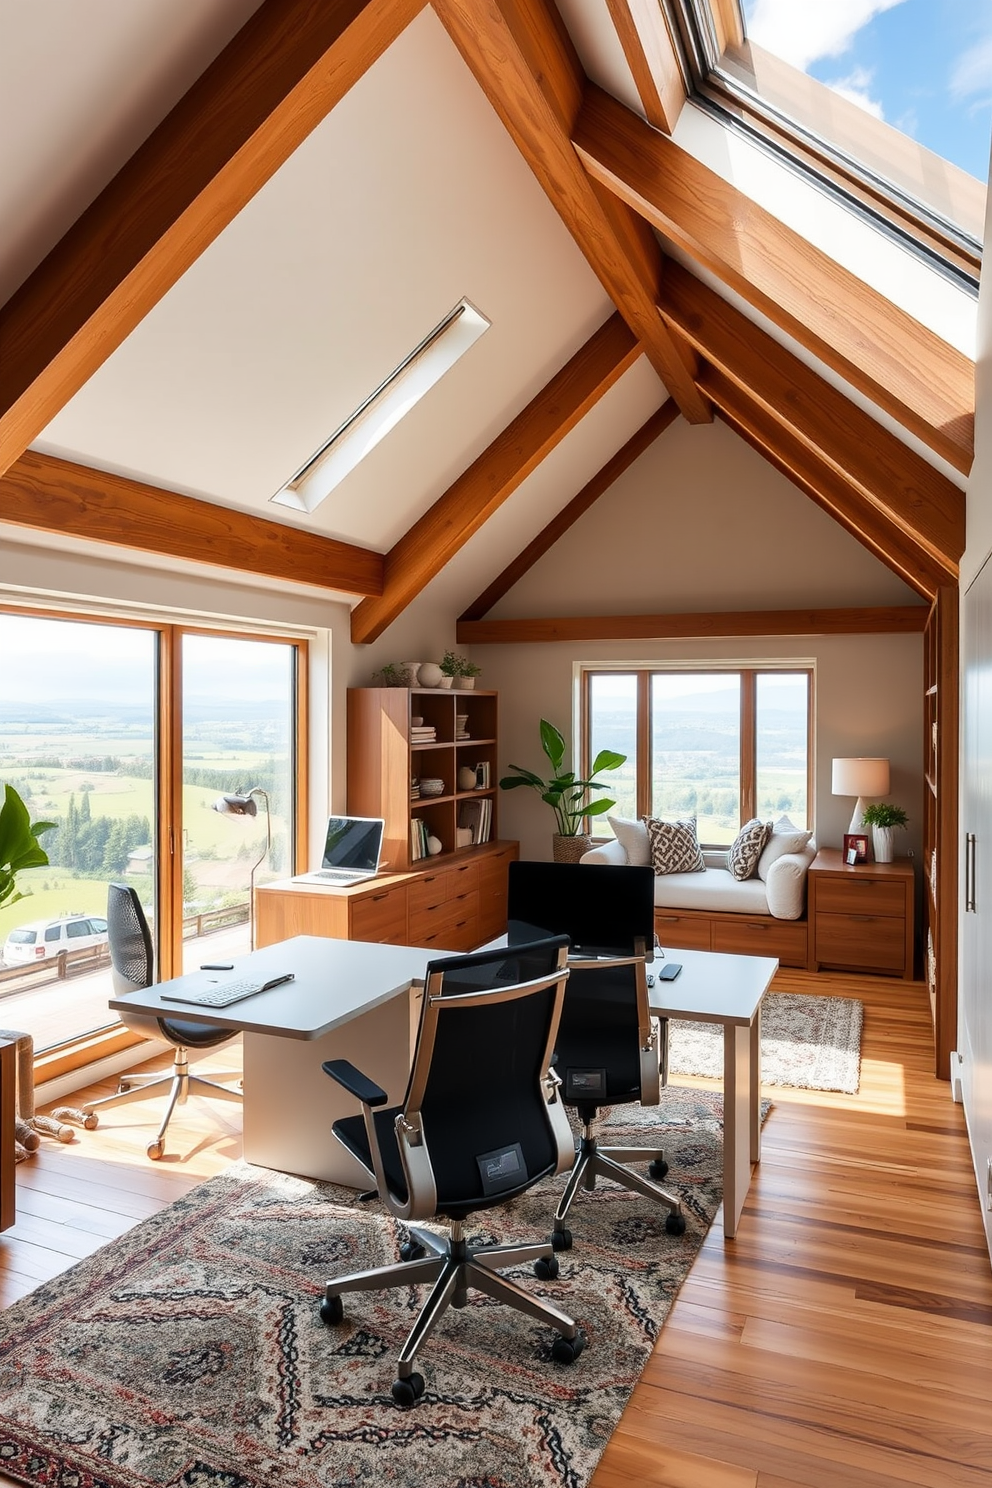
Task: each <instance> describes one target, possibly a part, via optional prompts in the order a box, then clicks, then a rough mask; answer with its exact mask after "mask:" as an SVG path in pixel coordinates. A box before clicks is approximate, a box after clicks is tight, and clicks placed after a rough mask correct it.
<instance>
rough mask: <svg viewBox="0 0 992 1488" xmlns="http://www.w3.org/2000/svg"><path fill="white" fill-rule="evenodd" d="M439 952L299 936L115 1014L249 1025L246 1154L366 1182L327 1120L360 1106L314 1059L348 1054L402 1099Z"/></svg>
mask: <svg viewBox="0 0 992 1488" xmlns="http://www.w3.org/2000/svg"><path fill="white" fill-rule="evenodd" d="M443 954H444V952H438V951H425V950H420V949H417V948H415V947H412V946H393V945H377V944H373V943H372V942H370V941H361V940H330V939H327V938H325V937H324V936H316V935H298V936H296V937H295V938H294V939H292V940H284V941H281V942H280V943H279V944H278V945H272V946H266V947H265V948H264V949H262V950H259V951H253V952H252V953H251V954H250V955H248V956H242V957H239V958H237V960H236V962H235V968H234V971H233V972H225V973H220V974H218V973H216V972H213V973H210V972H202V971H201V972H192V973H190V974H189V975H187V976H184V977H177V978H176V979H175V980H174V981H172V982H162V983H160V984H158V985H157V986H154V987H147V988H145V989H144V990H143V991H140V992H128V993H126V994H125V995H124V996H123V997H115V998H112V999H111V1002H110V1006H111V1007H112V1008H114V1009H115V1010H116V1011H117V1012H120V1013H126V1012H127V1010H128V1009H130V1010H131V1011H132V1012H140V1013H151V1014H153V1015H154V1016H156V1017H160V1018H161V1017H166V1018H174V1019H180V1020H182V1021H183V1022H195V1023H217V1024H221V1025H222V1026H223V1027H225V1028H234V1029H240V1030H242V1031H243V1033H244V1059H245V1064H244V1096H245V1099H244V1155H245V1157H246V1159H247V1160H248V1162H251V1163H257V1164H258V1165H259V1166H260V1167H263V1168H276V1169H278V1170H279V1171H281V1172H285V1173H301V1174H303V1175H305V1176H306V1177H308V1178H323V1179H327V1180H329V1181H330V1182H333V1183H344V1184H347V1185H348V1186H349V1187H351V1188H367V1187H368V1182H369V1179H368V1174H367V1173H366V1172H365V1171H364V1170H363V1169H362V1168H361V1167H360V1166H359V1164H358V1163H357V1162H356V1161H355V1159H354V1158H353V1157H352V1156H351V1154H350V1153H349V1152H347V1151H346V1150H345V1148H344V1147H342V1146H341V1144H340V1142H338V1141H336V1139H335V1138H334V1137H333V1136H332V1135H331V1126H332V1125H333V1123H334V1122H335V1121H337V1120H338V1118H339V1117H341V1116H353V1115H354V1114H355V1102H354V1099H353V1098H352V1097H351V1096H350V1095H348V1094H347V1092H346V1091H344V1090H342V1089H341V1087H340V1086H339V1085H337V1084H336V1083H335V1082H334V1081H333V1080H329V1079H328V1078H327V1076H326V1075H325V1074H324V1072H323V1070H322V1069H321V1067H320V1066H321V1064H322V1062H323V1061H324V1060H325V1059H350V1060H351V1062H352V1063H353V1064H355V1065H357V1067H358V1068H359V1069H360V1070H362V1072H363V1073H364V1074H367V1075H369V1076H370V1077H371V1078H372V1079H373V1080H375V1081H377V1083H378V1084H380V1085H381V1086H382V1088H383V1089H384V1090H385V1091H386V1092H387V1094H388V1095H389V1099H390V1103H391V1104H396V1105H398V1104H399V1103H400V1101H401V1100H402V1099H403V1095H404V1093H405V1091H406V1084H407V1080H408V1078H409V1074H410V1065H411V1056H412V1050H413V1033H414V1031H415V1029H416V1026H417V1022H418V1021H419V1017H420V995H421V994H422V989H423V977H424V969H425V967H426V966H427V963H428V961H431V960H436V959H437V958H438V956H439V955H443ZM287 971H292V972H294V973H295V980H294V981H292V982H286V983H284V984H283V985H282V986H281V987H273V988H272V989H271V991H269V992H259V993H257V994H256V995H255V996H254V997H247V998H245V999H244V1001H243V1002H235V1003H232V1004H231V1006H230V1007H226V1008H202V1007H195V1006H194V1005H193V1004H192V1003H187V1002H174V1001H171V1000H170V999H168V998H166V997H163V996H162V993H163V992H167V991H169V990H170V989H172V988H176V987H178V986H179V985H180V984H182V985H183V986H185V987H190V986H195V985H197V984H206V983H208V982H212V981H218V980H222V979H224V978H225V977H227V978H230V977H241V976H249V975H250V976H252V977H256V976H257V977H258V978H260V979H262V980H264V979H265V978H266V977H270V976H278V975H281V974H282V973H283V972H287Z"/></svg>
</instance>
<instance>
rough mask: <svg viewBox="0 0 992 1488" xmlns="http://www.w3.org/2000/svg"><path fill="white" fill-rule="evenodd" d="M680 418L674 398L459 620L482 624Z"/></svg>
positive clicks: (563, 509)
mask: <svg viewBox="0 0 992 1488" xmlns="http://www.w3.org/2000/svg"><path fill="white" fill-rule="evenodd" d="M678 416H679V410H678V407H677V405H676V403H675V400H674V398H669V399H668V401H667V402H665V403H663V404H662V405H661V407H660V408H659V409H658V410H657V411H656V412H655V413H653V414H652V415H651V417H650V418H649V419H647V420H646V422H645V423H643V424H642V425H641V427H640V428H639V429H638V430H637V433H636V434H633V435H631V437H630V439H628V440H627V443H626V444H625V445H623V446H622V447H621V448H620V449H618V450H617V452H616V454H615V455H614V456H613V457H612V459H609V460H607V462H606V464H605V465H604V466H603V467H602V468H601V469H600V470H597V472H596V474H595V475H594V476H593V478H592V480H590V481H587V482H586V484H585V485H584V486H583V487H582V490H581V491H579V493H578V494H577V495H576V496H573V497H572V499H571V501H570V502H568V504H567V505H566V506H563V507H562V509H561V511H560V512H558V513H557V515H556V516H554V517H552V519H551V521H550V522H549V523H548V524H547V526H546V527H544V528H542V530H541V531H540V532H539V533H538V534H537V536H536V537H535V538H534V539H533V541H532V542H529V543H528V544H527V546H526V547H525V548H524V549H523V551H522V552H521V553H519V554H518V555H517V557H516V558H514V560H513V562H512V563H509V564H507V566H506V568H504V570H503V572H502V573H501V574H499V576H498V577H497V578H495V579H494V580H493V582H492V583H491V584H490V585H489V587H488V589H485V590H484V591H483V592H482V594H480V595H479V597H478V599H476V600H473V602H472V603H471V604H470V605H469V607H468V609H467V610H465V612H464V613H463V614H462V615H460V616H459V620H481V619H482V617H483V615H486V614H488V613H489V611H490V610H491V609H492V607H493V605H494V604H496V603H497V602H498V601H499V600H501V599H502V598H503V596H504V594H508V593H509V592H510V590H511V589H512V588H513V586H514V584H516V583H518V581H519V580H520V579H522V578H523V576H524V574H525V573H527V572H528V570H529V569H531V568H533V567H534V564H535V563H536V562H537V561H538V559H539V558H543V557H544V555H545V553H547V552H549V551H550V549H551V548H553V547H554V545H555V543H556V542H557V541H558V539H559V538H560V537H561V536H562V535H563V534H564V533H566V532H567V531H568V529H569V528H570V527H571V526H573V525H574V524H575V523H576V522H577V521H578V520H579V518H580V517H581V516H583V515H584V513H585V512H587V511H588V510H589V508H590V507H591V506H592V505H593V504H594V503H595V502H596V501H598V500H599V498H600V496H602V495H603V493H604V492H605V491H608V490H609V489H610V487H611V486H612V485H613V484H614V482H615V481H617V480H619V478H620V476H621V475H623V473H624V471H625V470H626V469H627V468H628V467H629V466H630V465H633V463H634V461H635V460H636V459H637V458H638V456H640V455H642V454H643V453H644V451H645V450H646V449H648V448H649V447H650V446H651V445H652V444H654V442H655V440H656V439H658V438H659V436H660V435H662V434H663V433H664V432H665V430H666V429H667V428H668V427H669V425H670V424H673V423H674V422H675V420H676V419H677V418H678Z"/></svg>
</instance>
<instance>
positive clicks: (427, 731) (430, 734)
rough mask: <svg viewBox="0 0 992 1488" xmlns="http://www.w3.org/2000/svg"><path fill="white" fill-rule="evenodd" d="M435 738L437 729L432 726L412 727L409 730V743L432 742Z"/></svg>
mask: <svg viewBox="0 0 992 1488" xmlns="http://www.w3.org/2000/svg"><path fill="white" fill-rule="evenodd" d="M436 740H437V729H436V728H433V727H424V728H412V729H411V730H410V743H411V744H433V743H435V741H436Z"/></svg>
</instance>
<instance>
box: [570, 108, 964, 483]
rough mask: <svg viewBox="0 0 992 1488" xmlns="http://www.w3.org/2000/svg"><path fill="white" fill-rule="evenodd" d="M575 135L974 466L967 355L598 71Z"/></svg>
mask: <svg viewBox="0 0 992 1488" xmlns="http://www.w3.org/2000/svg"><path fill="white" fill-rule="evenodd" d="M573 140H574V143H575V146H576V149H577V150H578V152H579V154H580V156H581V157H582V160H583V161H584V163H585V165H586V168H587V169H588V171H589V172H590V173H591V175H592V176H593V177H594V178H595V179H596V180H597V181H599V183H600V184H601V185H603V186H605V187H607V188H608V189H609V190H611V191H614V192H615V193H616V194H617V196H618V197H619V198H620V200H622V201H623V202H625V203H626V204H627V205H628V206H630V207H633V208H634V209H635V210H636V211H638V212H639V213H641V215H643V216H644V217H645V219H646V220H647V221H648V222H650V223H651V225H652V226H653V227H654V228H656V229H657V230H658V231H659V232H661V233H663V234H664V235H665V236H666V237H668V238H670V239H671V240H672V242H674V243H676V244H677V245H678V246H679V247H680V248H681V249H682V250H683V251H684V252H686V253H687V254H689V255H690V256H691V257H692V258H693V259H694V260H695V261H696V262H698V263H699V264H700V265H701V266H702V267H704V268H706V269H708V270H709V271H710V272H711V273H713V274H715V275H716V276H717V277H718V278H720V279H721V280H722V281H723V282H724V283H725V284H727V285H728V286H729V287H730V288H731V289H733V290H735V291H736V293H738V294H739V295H741V296H742V297H743V298H744V299H745V300H746V301H747V302H748V303H749V304H750V305H753V306H754V308H755V309H756V310H759V311H761V312H762V314H764V315H767V316H768V318H769V319H770V320H772V321H773V322H774V323H775V324H776V325H778V326H780V327H781V329H782V330H783V331H785V332H786V333H787V334H788V335H790V336H792V337H794V338H795V340H796V341H798V342H799V344H800V345H801V346H804V347H806V348H807V349H808V350H809V351H811V352H812V353H813V354H814V356H816V357H818V358H819V359H820V360H821V361H822V362H824V363H825V364H826V365H827V366H828V367H831V368H833V370H834V371H835V372H838V373H839V374H840V375H841V376H842V377H843V378H844V379H845V380H846V381H847V382H849V383H851V385H852V386H853V387H856V388H857V389H859V391H860V392H862V393H864V395H865V396H866V397H868V398H870V399H871V400H872V402H874V403H877V404H878V406H879V407H880V408H883V409H885V411H886V412H887V413H889V414H891V416H892V417H893V418H895V419H896V420H897V421H898V422H899V423H901V424H902V425H903V426H904V427H905V428H906V429H908V430H910V431H911V432H912V433H913V434H915V435H916V436H917V437H918V438H919V439H921V440H922V441H923V442H924V444H926V445H927V446H928V447H929V448H930V449H932V450H934V451H935V452H936V453H937V454H939V455H940V456H941V457H942V458H943V459H945V460H947V461H948V462H949V463H950V464H952V465H953V466H954V467H955V468H956V469H958V470H960V471H962V473H964V474H967V473H968V471H969V470H970V468H971V462H972V458H973V455H974V411H975V369H974V364H973V363H972V362H971V361H970V360H969V359H968V358H967V357H966V356H964V355H963V354H962V353H961V352H959V351H956V350H955V349H954V348H953V347H952V346H949V345H948V344H947V343H946V342H945V341H942V340H941V339H940V338H939V337H938V336H936V335H934V333H933V332H932V331H930V330H928V329H927V328H926V327H925V326H923V325H921V324H920V323H919V322H918V321H915V320H913V319H912V317H911V316H910V315H907V314H906V312H905V311H904V310H901V309H900V308H899V307H898V306H897V305H894V304H892V303H891V301H889V300H887V299H886V298H885V297H884V296H883V295H881V294H879V293H878V291H877V290H874V289H872V288H871V287H870V286H869V285H867V284H865V283H864V282H863V281H861V280H860V279H858V278H857V277H856V276H855V275H854V274H852V273H851V272H850V271H849V270H848V269H845V268H844V267H843V266H842V265H841V264H839V263H836V262H835V261H834V260H833V259H831V258H829V257H828V256H827V254H825V253H823V252H821V251H820V249H818V248H816V247H814V246H813V244H811V243H809V242H808V241H807V240H806V239H805V238H803V237H801V236H800V234H799V233H797V232H794V231H793V229H792V228H790V227H786V225H785V224H784V223H782V222H780V221H779V220H778V219H777V218H775V217H773V216H772V215H771V213H770V212H767V211H765V209H764V208H763V207H760V206H758V204H757V203H756V202H754V201H752V200H751V199H750V198H749V197H747V196H745V195H744V193H743V192H741V191H738V190H737V188H736V187H734V186H732V185H730V184H729V183H728V182H726V181H724V180H723V178H722V177H720V176H718V175H717V174H716V173H715V172H714V171H711V170H708V169H707V167H706V166H704V165H702V164H701V163H700V162H699V161H698V160H696V159H695V158H694V157H693V156H691V155H689V154H688V153H687V152H686V151H684V150H681V149H679V147H678V146H677V145H675V144H674V143H673V142H672V141H671V140H670V139H667V138H666V137H665V135H663V134H661V133H660V132H659V131H658V130H656V129H652V128H651V126H650V125H648V124H646V123H645V122H644V120H643V119H641V118H639V117H638V115H637V114H634V113H632V112H631V111H630V110H629V109H627V108H625V107H624V106H623V104H621V103H618V102H617V101H616V99H614V98H611V97H610V96H609V94H607V93H604V92H603V90H602V89H600V88H597V87H596V86H595V85H594V84H592V83H590V84H589V85H588V87H587V89H586V96H585V101H584V103H583V106H582V111H581V113H580V115H579V118H578V120H577V121H576V125H575V130H574V133H573Z"/></svg>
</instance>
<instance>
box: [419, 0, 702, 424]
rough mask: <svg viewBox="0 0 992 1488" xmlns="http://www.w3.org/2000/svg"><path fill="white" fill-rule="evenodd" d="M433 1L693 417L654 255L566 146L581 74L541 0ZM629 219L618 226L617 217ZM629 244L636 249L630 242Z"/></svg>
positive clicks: (688, 360) (697, 419) (696, 400)
mask: <svg viewBox="0 0 992 1488" xmlns="http://www.w3.org/2000/svg"><path fill="white" fill-rule="evenodd" d="M432 3H433V8H434V10H435V11H436V12H437V15H438V17H439V18H440V20H441V22H442V23H443V25H444V27H445V29H446V30H447V32H448V34H449V35H450V37H451V39H452V41H453V42H454V43H455V45H456V47H457V48H458V50H459V51H460V52H461V54H462V56H463V58H464V59H465V62H466V63H467V65H468V67H469V69H470V70H471V72H472V73H473V74H474V76H475V78H476V81H477V82H478V84H479V86H480V87H481V88H482V90H483V92H484V93H485V95H486V97H487V98H488V99H489V102H490V103H491V104H492V106H493V108H494V109H495V110H496V113H497V114H498V115H499V117H500V118H501V119H502V121H503V123H504V125H505V126H506V128H507V130H508V132H509V134H510V136H511V137H512V139H513V140H514V142H515V143H516V145H517V148H518V149H519V150H520V152H521V154H522V155H523V157H524V159H525V160H526V161H527V163H528V165H529V166H530V168H531V170H532V171H533V172H534V174H535V175H536V177H537V179H538V181H539V182H540V183H541V185H542V186H543V188H544V190H545V191H546V193H547V195H548V198H549V200H550V201H551V203H552V205H553V206H554V208H555V210H556V211H557V212H558V215H559V216H560V217H561V219H562V221H563V222H564V224H565V226H566V227H567V228H568V230H569V232H570V233H571V234H572V237H573V238H574V239H575V241H576V243H577V244H578V246H579V248H580V249H581V251H582V253H583V254H584V255H585V257H586V259H587V261H588V263H589V264H590V266H591V268H592V269H593V271H594V272H595V273H596V275H597V276H598V278H599V280H600V282H601V283H602V285H603V287H604V288H605V290H606V292H607V294H608V295H609V296H610V298H611V300H612V301H613V303H614V304H615V305H616V307H617V309H618V310H619V311H620V313H621V315H622V316H623V317H624V319H625V320H626V322H627V324H628V325H629V326H630V328H631V330H632V331H633V332H634V335H635V336H636V337H637V338H638V340H639V341H640V342H641V343H642V345H643V348H644V351H645V353H646V354H647V356H648V359H649V360H650V362H651V365H652V366H653V367H654V369H655V371H656V372H657V373H658V376H659V377H660V378H661V380H662V382H663V383H664V384H665V387H666V388H667V389H668V391H669V393H671V395H672V397H673V398H674V399H675V401H676V403H677V404H678V405H679V408H680V410H681V412H682V414H683V415H684V416H685V418H687V419H688V420H689V421H690V422H691V423H708V422H709V421H710V419H711V418H712V412H711V410H710V408H709V405H708V404H707V402H706V400H705V398H704V397H703V396H702V394H701V393H700V392H699V389H698V387H697V386H696V381H695V374H696V372H697V370H698V368H697V366H696V360H695V357H694V356H693V355H692V354H691V352H690V351H689V350H688V349H687V348H686V347H684V346H682V345H677V344H676V343H675V342H674V341H673V339H672V337H671V336H670V334H669V332H668V329H667V327H666V326H665V324H664V321H663V320H662V318H661V316H660V315H659V313H658V308H657V297H658V289H659V286H660V283H661V277H662V253H661V249H660V247H659V246H658V244H657V242H653V241H651V240H650V239H648V238H646V237H645V236H644V234H643V232H642V230H641V229H640V227H639V226H637V225H636V214H633V213H631V212H630V208H629V207H626V206H624V205H623V203H617V207H619V208H620V210H619V211H617V209H616V208H612V209H611V212H610V214H609V215H608V214H607V212H606V211H605V210H604V208H603V206H602V204H601V202H600V198H599V197H598V196H597V194H596V192H595V190H594V189H593V186H592V183H591V181H590V179H589V177H588V175H587V174H586V171H585V170H584V169H583V166H582V163H581V161H580V160H579V158H578V156H577V155H576V153H575V150H574V149H573V147H572V143H571V137H570V136H571V132H572V128H573V125H574V121H575V119H576V117H577V115H578V112H579V108H580V106H581V103H582V99H583V96H584V90H585V86H586V78H585V75H584V73H583V72H582V70H581V67H580V66H579V63H578V60H577V58H576V56H575V52H574V49H573V48H572V46H571V43H570V42H569V41H568V38H567V33H566V34H563V31H564V28H563V27H562V25H561V21H560V18H559V17H558V14H557V11H556V10H555V9H554V6H553V5H551V4H549V0H432ZM625 217H627V218H628V219H629V218H633V219H634V220H633V221H628V225H627V226H626V228H625V229H624V230H623V232H622V233H621V232H619V231H618V226H619V224H620V222H621V221H622V219H623V218H625ZM632 242H633V243H636V245H637V246H636V252H632V251H631V244H632Z"/></svg>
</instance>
